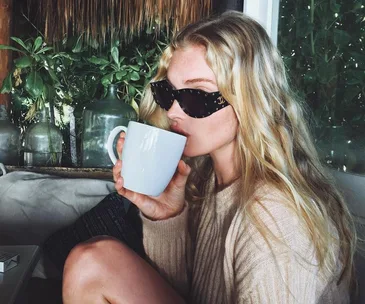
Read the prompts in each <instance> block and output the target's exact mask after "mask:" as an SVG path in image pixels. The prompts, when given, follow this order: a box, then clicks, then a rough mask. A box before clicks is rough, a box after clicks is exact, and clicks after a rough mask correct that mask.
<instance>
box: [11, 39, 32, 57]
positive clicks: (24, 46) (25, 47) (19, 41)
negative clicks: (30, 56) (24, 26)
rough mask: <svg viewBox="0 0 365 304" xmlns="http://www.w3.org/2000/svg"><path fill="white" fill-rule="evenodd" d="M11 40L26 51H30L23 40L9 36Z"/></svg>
mask: <svg viewBox="0 0 365 304" xmlns="http://www.w3.org/2000/svg"><path fill="white" fill-rule="evenodd" d="M10 39H11V40H14V41H15V42H16V43H17V44H19V45H21V46H22V47H23V48H24V49H25V50H26V51H28V52H29V53H30V48H28V47H27V46H26V45H25V43H24V42H23V40H21V39H19V38H17V37H10Z"/></svg>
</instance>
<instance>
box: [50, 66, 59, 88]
mask: <svg viewBox="0 0 365 304" xmlns="http://www.w3.org/2000/svg"><path fill="white" fill-rule="evenodd" d="M47 71H48V73H49V76H51V78H52V80H53V82H54V83H55V84H56V85H59V83H60V81H59V79H58V77H57V75H56V73H55V71H54V70H53V69H51V68H48V69H47Z"/></svg>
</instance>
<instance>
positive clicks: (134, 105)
mask: <svg viewBox="0 0 365 304" xmlns="http://www.w3.org/2000/svg"><path fill="white" fill-rule="evenodd" d="M130 105H131V106H132V108H133V109H134V111H136V113H137V116H139V106H138V104H137V102H136V101H135V99H134V98H132V101H131V102H130Z"/></svg>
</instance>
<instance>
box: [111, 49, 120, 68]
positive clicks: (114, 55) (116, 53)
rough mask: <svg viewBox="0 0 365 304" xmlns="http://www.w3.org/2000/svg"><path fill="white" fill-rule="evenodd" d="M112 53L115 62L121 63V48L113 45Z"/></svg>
mask: <svg viewBox="0 0 365 304" xmlns="http://www.w3.org/2000/svg"><path fill="white" fill-rule="evenodd" d="M111 54H112V57H113V60H114V62H115V63H116V64H118V65H119V50H118V48H117V47H116V46H113V47H112V49H111Z"/></svg>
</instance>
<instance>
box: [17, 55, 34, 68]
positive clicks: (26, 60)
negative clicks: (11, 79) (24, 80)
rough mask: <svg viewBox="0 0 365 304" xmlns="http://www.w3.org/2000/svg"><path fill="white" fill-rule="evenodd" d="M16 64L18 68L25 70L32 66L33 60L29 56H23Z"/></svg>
mask: <svg viewBox="0 0 365 304" xmlns="http://www.w3.org/2000/svg"><path fill="white" fill-rule="evenodd" d="M14 64H15V66H16V67H17V68H20V69H24V68H27V67H29V66H30V65H31V64H32V58H30V57H29V56H23V57H20V58H18V59H15V60H14Z"/></svg>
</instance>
